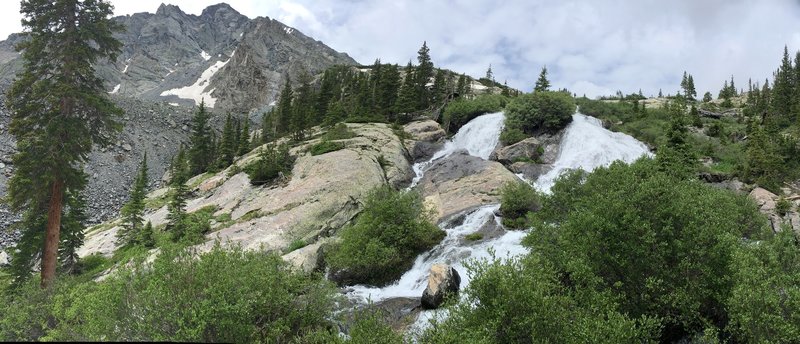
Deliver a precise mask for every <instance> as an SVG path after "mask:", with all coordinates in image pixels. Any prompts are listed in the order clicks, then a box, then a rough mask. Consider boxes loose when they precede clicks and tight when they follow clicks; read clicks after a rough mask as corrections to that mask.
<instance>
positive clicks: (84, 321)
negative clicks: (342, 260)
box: [4, 247, 334, 343]
mask: <svg viewBox="0 0 800 344" xmlns="http://www.w3.org/2000/svg"><path fill="white" fill-rule="evenodd" d="M142 264H143V263H139V264H137V265H136V266H135V267H134V268H133V269H132V270H125V271H120V272H119V274H115V275H113V276H112V277H110V278H109V279H108V280H106V281H104V282H101V283H84V284H81V285H78V286H76V287H74V288H71V289H69V290H65V291H63V292H60V293H58V294H56V295H55V296H54V297H53V299H54V305H55V309H54V312H53V317H54V320H55V322H54V323H55V324H57V327H56V328H55V329H54V330H53V331H51V332H50V333H48V335H47V336H46V339H49V340H80V341H87V340H88V341H179V342H233V343H250V342H275V341H277V342H289V341H301V342H302V337H303V336H304V335H305V334H307V333H310V332H313V331H317V330H320V329H325V328H327V327H328V326H329V325H330V322H329V320H328V317H329V316H330V314H331V312H332V310H333V305H334V290H333V289H332V288H331V285H329V284H328V283H327V282H326V281H324V280H323V279H321V278H319V277H318V276H311V275H304V274H301V273H297V272H293V271H292V269H291V268H290V267H289V266H288V265H287V264H286V263H285V262H284V261H283V260H282V259H281V258H280V257H279V256H276V255H272V254H267V253H262V252H245V251H243V250H241V249H238V248H237V249H233V250H229V249H224V250H223V249H221V248H219V247H216V248H214V249H213V250H212V251H211V252H210V253H207V254H204V255H201V256H199V258H198V257H196V256H195V255H194V254H193V253H192V252H190V251H180V252H171V251H165V252H162V254H161V255H160V256H159V257H158V258H157V259H156V260H155V262H153V263H152V265H151V267H150V268H145V267H144V266H143V265H142ZM4 338H8V337H4Z"/></svg>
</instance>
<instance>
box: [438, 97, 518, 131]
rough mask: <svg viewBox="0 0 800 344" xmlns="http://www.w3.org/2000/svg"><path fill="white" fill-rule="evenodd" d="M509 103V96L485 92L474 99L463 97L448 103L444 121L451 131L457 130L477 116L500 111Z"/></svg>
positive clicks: (443, 117)
mask: <svg viewBox="0 0 800 344" xmlns="http://www.w3.org/2000/svg"><path fill="white" fill-rule="evenodd" d="M507 103H508V98H507V97H505V96H502V95H499V94H484V95H480V96H477V97H475V98H474V99H465V98H461V99H458V100H455V101H453V102H450V103H449V104H447V107H446V108H445V110H444V114H443V116H442V121H443V123H445V126H446V127H447V128H448V129H449V131H450V132H456V131H458V128H461V127H462V126H463V125H464V124H467V122H469V121H471V120H473V119H474V118H475V117H478V116H480V115H483V114H487V113H492V112H498V111H500V110H502V109H503V107H505V106H506V104H507Z"/></svg>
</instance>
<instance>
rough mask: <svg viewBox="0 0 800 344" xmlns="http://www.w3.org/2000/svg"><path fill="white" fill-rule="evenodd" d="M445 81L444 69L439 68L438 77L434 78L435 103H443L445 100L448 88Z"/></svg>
mask: <svg viewBox="0 0 800 344" xmlns="http://www.w3.org/2000/svg"><path fill="white" fill-rule="evenodd" d="M446 86H447V85H446V81H445V75H444V71H443V70H441V69H439V70H437V71H436V77H434V78H433V94H432V99H433V104H434V105H437V106H438V105H441V104H442V102H444V100H445V98H446V97H447V90H446V89H445V87H446Z"/></svg>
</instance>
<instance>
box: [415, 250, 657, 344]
mask: <svg viewBox="0 0 800 344" xmlns="http://www.w3.org/2000/svg"><path fill="white" fill-rule="evenodd" d="M468 270H469V274H470V275H472V276H475V277H474V278H473V279H472V281H471V282H470V284H469V286H467V287H466V288H465V289H464V290H463V291H462V295H463V296H462V298H461V299H460V300H459V301H458V302H457V303H456V304H455V305H454V306H451V307H449V308H448V311H449V312H448V314H449V315H448V317H447V318H446V319H445V320H442V321H438V322H435V324H434V325H432V326H429V327H428V330H426V331H425V332H424V333H423V334H422V336H421V338H419V342H421V343H647V342H650V341H651V340H652V332H654V331H653V328H654V327H655V325H656V324H655V323H654V322H653V321H651V320H647V319H643V320H639V321H637V319H633V318H630V317H629V316H627V315H625V314H624V313H621V312H619V311H618V310H616V308H617V305H616V303H615V302H614V298H613V296H612V295H610V293H608V292H598V291H595V290H592V289H590V288H584V287H581V286H575V287H569V286H565V285H563V284H562V283H560V276H559V275H558V272H557V271H556V270H555V269H554V267H553V266H552V265H550V264H548V263H547V261H545V260H543V259H541V258H540V257H539V256H537V255H536V254H531V255H530V256H528V257H525V258H522V259H512V260H510V261H501V260H500V259H495V260H493V261H478V262H475V263H472V264H469V265H468Z"/></svg>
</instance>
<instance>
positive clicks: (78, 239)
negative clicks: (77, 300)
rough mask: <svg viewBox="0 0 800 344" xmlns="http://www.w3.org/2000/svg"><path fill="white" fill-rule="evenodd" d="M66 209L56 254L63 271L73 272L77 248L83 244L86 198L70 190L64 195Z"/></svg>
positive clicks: (75, 264) (86, 218)
mask: <svg viewBox="0 0 800 344" xmlns="http://www.w3.org/2000/svg"><path fill="white" fill-rule="evenodd" d="M66 198H67V202H66V209H65V211H64V217H63V221H61V245H60V246H59V248H58V256H59V259H61V266H62V267H63V269H64V272H65V273H68V274H69V273H72V272H74V269H75V267H76V266H77V264H78V259H79V257H78V248H80V247H81V246H83V239H84V233H83V230H84V223H85V222H86V220H88V217H87V216H86V199H85V198H84V197H83V195H82V194H81V193H74V192H70V193H69V194H68V195H66Z"/></svg>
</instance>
